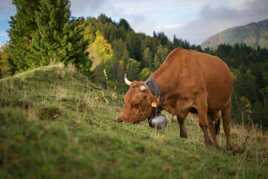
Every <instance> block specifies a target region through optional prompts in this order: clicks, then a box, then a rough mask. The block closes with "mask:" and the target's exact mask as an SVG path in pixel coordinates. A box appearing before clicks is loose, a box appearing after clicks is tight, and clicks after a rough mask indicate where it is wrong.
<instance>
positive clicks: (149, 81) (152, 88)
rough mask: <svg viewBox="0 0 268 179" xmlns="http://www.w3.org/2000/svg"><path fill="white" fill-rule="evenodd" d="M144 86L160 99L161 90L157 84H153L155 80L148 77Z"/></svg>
mask: <svg viewBox="0 0 268 179" xmlns="http://www.w3.org/2000/svg"><path fill="white" fill-rule="evenodd" d="M144 84H145V85H146V87H147V88H148V89H149V90H150V91H151V93H152V94H153V95H154V96H155V97H157V98H160V96H161V90H160V87H159V86H158V84H157V83H156V82H155V80H154V79H153V78H152V77H149V78H148V79H147V80H146V81H145V82H144Z"/></svg>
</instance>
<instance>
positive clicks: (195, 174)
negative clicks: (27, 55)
mask: <svg viewBox="0 0 268 179" xmlns="http://www.w3.org/2000/svg"><path fill="white" fill-rule="evenodd" d="M121 98H122V97H121V95H120V96H118V95H117V94H116V93H114V92H111V91H105V90H101V89H99V88H98V87H97V86H95V85H94V84H92V83H91V82H90V81H89V80H88V79H87V78H85V77H84V76H82V75H81V74H79V73H78V72H76V70H75V69H74V68H72V67H68V68H66V67H63V66H62V65H54V66H48V67H41V68H38V69H35V70H33V71H29V72H25V73H22V74H19V75H16V76H14V77H9V78H5V79H2V80H0V178H63V177H64V178H75V177H81V178H139V179H140V178H187V179H188V178H250V179H252V178H267V176H268V140H267V135H264V134H262V133H261V132H260V131H258V130H255V129H246V128H244V127H235V128H234V129H233V131H232V138H234V143H236V144H237V145H240V144H241V143H244V141H245V138H246V136H248V137H249V139H248V141H247V145H246V149H245V152H244V153H242V154H235V155H234V154H233V153H231V152H226V151H224V150H216V149H214V148H212V147H206V146H204V145H203V140H202V135H201V132H200V129H199V128H198V126H197V122H196V119H195V118H194V117H189V119H188V120H187V128H188V133H189V138H188V139H187V140H185V139H181V138H179V133H178V126H177V123H176V122H175V121H174V122H172V120H171V117H170V116H169V119H170V121H169V124H168V127H167V128H166V130H165V131H162V132H156V131H155V130H153V129H151V128H149V127H148V124H147V122H144V123H141V124H138V125H131V124H124V123H117V122H115V118H116V115H117V114H116V112H115V108H116V107H118V106H120V105H122V99H121ZM219 141H220V145H221V146H223V144H224V141H225V140H224V138H223V134H221V136H220V138H219Z"/></svg>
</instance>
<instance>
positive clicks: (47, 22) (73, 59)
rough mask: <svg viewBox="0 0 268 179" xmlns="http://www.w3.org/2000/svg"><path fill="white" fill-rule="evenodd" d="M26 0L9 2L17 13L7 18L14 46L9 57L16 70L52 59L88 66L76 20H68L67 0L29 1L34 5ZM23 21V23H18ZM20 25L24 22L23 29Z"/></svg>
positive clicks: (84, 46)
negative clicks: (9, 19)
mask: <svg viewBox="0 0 268 179" xmlns="http://www.w3.org/2000/svg"><path fill="white" fill-rule="evenodd" d="M26 2H27V0H20V1H14V2H13V3H14V5H16V7H17V14H16V15H15V16H14V17H13V18H12V21H11V31H10V36H11V47H12V49H14V50H11V58H12V60H13V61H14V63H15V64H16V68H17V70H25V69H28V68H34V67H37V66H41V65H48V64H50V63H56V62H64V63H65V64H66V63H75V64H76V65H77V66H78V67H82V66H83V68H84V69H86V68H89V67H85V66H90V62H89V60H88V59H87V56H86V52H85V50H86V42H85V41H84V40H83V35H82V32H81V30H80V29H79V28H78V27H79V26H78V25H77V24H76V22H77V21H76V20H75V19H72V20H70V2H69V0H38V1H33V2H35V3H34V4H35V5H34V6H32V4H31V3H26ZM28 5H30V6H29V7H28ZM25 11H27V13H26V12H25ZM28 11H29V12H28ZM24 21H25V22H27V23H26V24H24V23H22V22H24ZM21 24H22V25H21ZM23 25H24V26H26V27H25V28H24V29H23V28H22V27H24V26H23ZM28 25H30V27H28ZM17 31H22V32H23V33H16V32H17Z"/></svg>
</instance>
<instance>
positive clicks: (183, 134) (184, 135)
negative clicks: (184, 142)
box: [180, 132, 188, 138]
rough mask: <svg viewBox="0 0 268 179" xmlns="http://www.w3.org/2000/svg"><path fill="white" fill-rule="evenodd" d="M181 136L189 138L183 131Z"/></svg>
mask: <svg viewBox="0 0 268 179" xmlns="http://www.w3.org/2000/svg"><path fill="white" fill-rule="evenodd" d="M180 137H181V138H188V136H187V134H186V133H183V132H181V133H180Z"/></svg>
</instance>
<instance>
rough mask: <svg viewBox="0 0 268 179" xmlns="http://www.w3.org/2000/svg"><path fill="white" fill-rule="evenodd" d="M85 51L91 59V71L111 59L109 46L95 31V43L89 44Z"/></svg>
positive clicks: (111, 52) (110, 47) (111, 54)
mask: <svg viewBox="0 0 268 179" xmlns="http://www.w3.org/2000/svg"><path fill="white" fill-rule="evenodd" d="M87 51H88V52H89V54H90V58H91V59H92V62H93V64H92V68H91V69H92V70H94V69H95V68H96V66H98V65H99V64H101V63H102V64H103V63H106V62H107V61H108V60H111V59H112V57H113V49H112V46H111V44H109V43H108V42H107V40H106V39H105V38H104V37H103V35H102V34H101V33H100V32H99V31H97V32H96V38H95V41H94V42H93V43H92V44H90V46H89V47H88V49H87Z"/></svg>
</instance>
